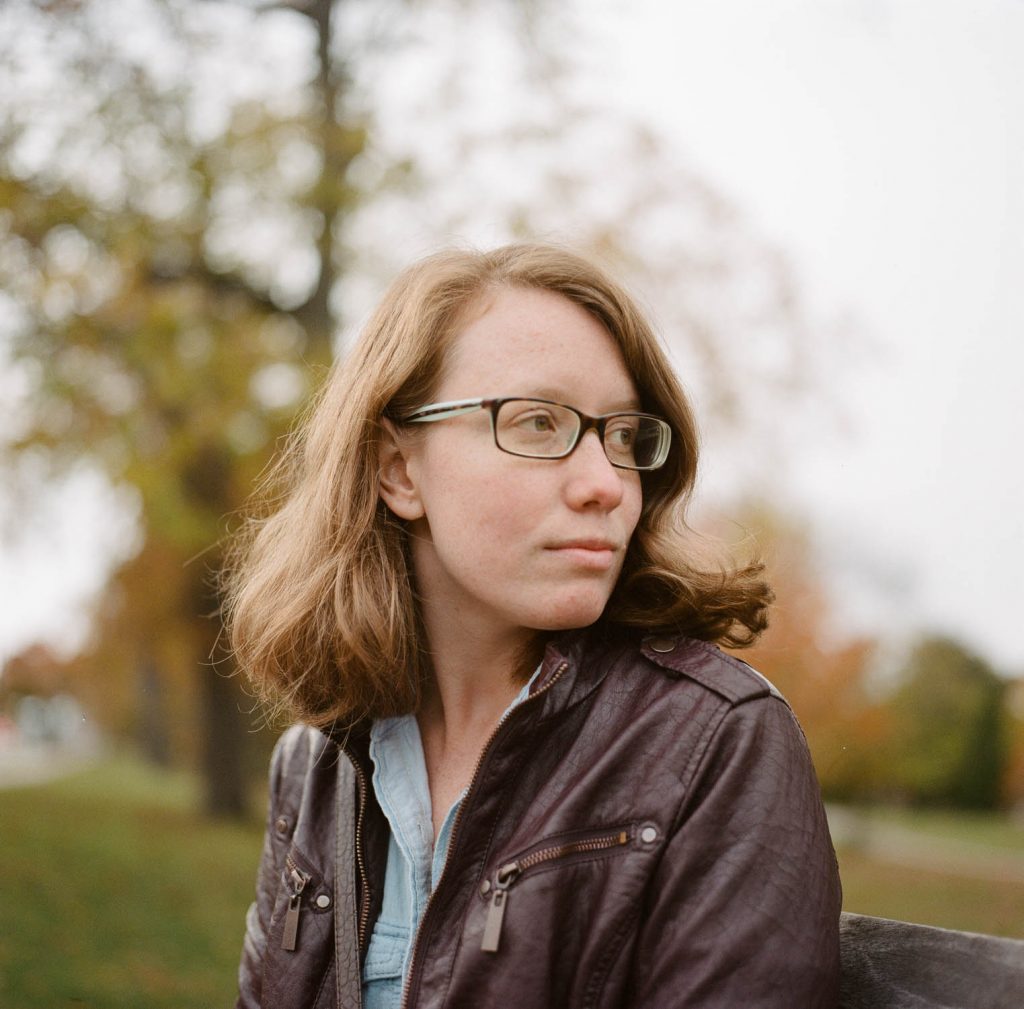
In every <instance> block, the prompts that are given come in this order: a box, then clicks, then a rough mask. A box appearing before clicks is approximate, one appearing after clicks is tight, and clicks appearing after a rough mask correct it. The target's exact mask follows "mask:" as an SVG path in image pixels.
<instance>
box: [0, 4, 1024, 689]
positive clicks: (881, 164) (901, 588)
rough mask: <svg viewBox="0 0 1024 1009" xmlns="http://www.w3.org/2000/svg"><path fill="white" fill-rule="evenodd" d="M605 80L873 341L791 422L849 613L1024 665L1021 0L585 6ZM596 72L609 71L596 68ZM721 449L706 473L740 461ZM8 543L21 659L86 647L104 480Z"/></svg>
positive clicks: (5, 613) (101, 537)
mask: <svg viewBox="0 0 1024 1009" xmlns="http://www.w3.org/2000/svg"><path fill="white" fill-rule="evenodd" d="M577 8H578V10H579V11H580V12H582V14H581V16H583V17H584V20H585V21H586V22H587V24H588V31H589V34H590V36H591V38H592V40H593V41H592V43H591V44H592V46H593V53H592V59H591V60H590V61H589V62H590V65H591V68H592V72H591V73H590V74H589V75H587V82H588V83H587V87H588V88H589V89H590V98H591V100H592V101H594V102H596V103H598V104H607V105H608V106H609V107H617V108H621V109H624V110H627V111H629V112H631V113H632V114H634V115H635V116H637V117H639V118H641V119H647V120H649V121H652V122H654V123H656V124H658V125H659V126H660V127H661V128H662V131H663V132H664V134H665V135H666V136H667V137H669V138H671V142H672V143H674V144H675V145H677V146H678V149H679V150H680V152H681V153H682V154H683V155H684V156H685V158H686V160H687V161H688V162H689V163H690V164H692V165H693V166H694V167H696V168H697V169H699V170H700V171H701V172H702V173H703V174H704V175H706V176H707V177H708V178H709V179H710V180H711V181H712V182H713V183H714V184H715V186H716V187H717V188H718V189H719V190H720V191H722V192H723V193H725V194H726V195H727V196H728V197H730V198H731V199H732V200H733V202H734V203H735V204H736V205H737V206H738V207H739V209H740V210H741V212H742V213H743V214H744V215H745V216H746V217H747V218H748V219H749V221H750V223H751V226H752V227H753V228H754V229H756V231H757V232H758V233H759V234H760V235H762V236H764V237H766V238H768V239H770V240H771V241H772V242H773V243H774V244H775V245H777V246H779V247H781V248H783V249H785V250H787V251H788V252H789V254H790V257H791V259H792V262H793V264H794V269H795V271H796V275H797V277H798V279H799V282H800V285H801V288H802V290H803V291H804V294H805V296H806V298H807V300H808V302H809V303H810V304H811V305H813V306H814V308H815V310H816V311H821V312H822V313H823V314H824V315H828V314H845V313H850V314H851V316H852V317H853V318H855V319H856V320H857V325H858V327H859V329H860V331H861V332H862V333H863V335H864V337H865V339H866V340H867V342H868V343H869V344H870V345H871V346H872V347H873V348H874V349H873V351H872V353H871V355H870V359H869V360H864V359H863V355H861V354H858V355H856V359H854V358H853V357H851V361H850V366H849V368H848V369H842V370H840V371H839V372H838V373H837V374H836V375H835V376H834V379H833V380H834V382H835V388H834V390H833V389H829V390H826V393H827V395H828V396H832V395H834V397H835V400H836V402H837V403H841V404H842V408H843V411H844V414H846V415H848V416H849V419H850V421H851V426H852V431H853V435H852V436H850V437H839V436H837V434H836V431H835V429H834V427H833V426H831V425H821V426H817V425H813V424H808V425H807V426H806V427H805V429H803V430H802V431H797V432H794V434H793V443H792V445H791V446H789V448H790V454H791V456H792V465H791V467H790V469H789V470H788V471H787V475H786V480H785V482H784V484H782V485H780V486H779V487H778V488H777V492H778V493H779V495H780V497H782V498H783V499H784V500H785V501H787V502H788V503H792V505H793V507H794V508H796V509H798V510H800V511H801V512H805V513H806V514H807V515H808V520H809V522H810V523H811V525H812V527H813V528H814V530H815V532H816V535H817V537H818V539H819V541H820V543H821V545H822V549H823V551H824V556H825V558H826V560H827V561H828V563H829V565H830V567H831V569H832V570H833V571H834V572H835V574H836V578H837V585H838V586H839V587H840V589H841V591H840V597H841V598H840V602H841V604H842V605H843V606H844V607H845V612H846V616H847V618H848V622H849V625H850V626H851V627H854V626H863V627H864V628H866V629H884V630H903V631H907V630H910V629H912V628H915V627H927V626H932V627H937V628H941V627H945V628H947V629H949V630H950V631H952V632H954V633H956V634H959V635H961V636H962V637H963V638H964V639H965V640H966V641H967V642H968V643H969V644H970V645H972V646H973V647H975V648H976V649H978V650H979V651H981V652H982V653H983V654H985V655H986V656H987V657H988V658H990V659H991V660H993V661H994V662H996V663H997V664H998V665H999V666H1000V667H1001V668H1002V669H1004V670H1005V671H1007V672H1021V671H1024V635H1021V634H1020V633H1019V631H1020V629H1021V626H1022V621H1021V618H1020V616H1019V609H1020V606H1021V603H1022V602H1024V590H1022V588H1021V583H1020V575H1019V574H1018V572H1020V571H1022V570H1024V518H1022V516H1024V476H1022V466H1021V462H1020V456H1021V452H1020V449H1019V447H1018V441H1019V439H1020V436H1021V435H1022V434H1024V406H1022V403H1024V397H1022V395H1021V393H1020V391H1019V390H1020V386H1021V383H1022V374H1024V350H1022V349H1021V339H1020V338H1021V336H1022V331H1024V282H1022V278H1024V238H1022V236H1024V69H1022V68H1024V59H1022V56H1021V54H1022V53H1024V2H1021V0H929V2H918V0H889V2H886V0H773V2H772V3H768V4H766V3H763V2H757V0H677V2H673V3H663V2H659V0H632V2H631V3H630V4H629V5H628V8H627V5H625V4H623V3H620V2H612V0H601V2H596V0H588V2H587V3H584V2H583V0H578V2H577ZM595 70H596V72H595ZM728 465H729V460H728V459H717V460H715V459H712V460H711V470H710V472H709V474H708V477H707V481H706V488H705V489H706V491H707V492H708V493H712V494H713V492H714V488H715V486H716V484H717V483H721V484H723V485H724V484H725V483H727V480H726V479H725V478H724V475H723V473H722V472H718V473H716V471H715V467H716V466H718V467H719V468H720V469H721V468H725V467H728ZM81 480H82V481H83V484H82V487H83V488H86V489H85V490H82V488H79V490H78V492H76V493H75V495H74V497H75V500H76V501H77V502H80V504H78V505H77V511H76V513H75V517H74V518H73V519H72V520H70V521H68V520H64V521H54V520H53V519H54V516H55V515H57V514H66V508H65V507H64V506H62V505H61V504H60V502H59V501H58V499H56V498H55V499H54V502H53V505H52V507H53V509H54V510H53V512H52V513H50V512H47V510H46V507H45V506H44V508H43V510H42V511H41V512H40V514H39V516H38V518H37V521H36V526H35V528H36V532H35V534H34V535H33V536H32V537H31V538H30V539H29V540H26V541H25V542H23V544H22V546H21V547H19V548H15V547H14V546H10V545H8V546H7V547H6V548H0V549H2V552H0V561H2V563H3V568H4V571H3V578H2V579H0V659H2V657H3V653H4V652H5V651H6V652H12V651H14V650H16V649H17V648H18V647H21V646H23V645H24V644H25V643H27V642H28V641H29V640H31V639H32V638H34V637H36V636H38V635H39V634H46V635H49V636H51V637H58V638H60V637H62V636H64V637H65V638H66V640H69V641H74V640H76V639H77V638H78V637H79V636H80V631H81V628H82V626H83V618H82V616H81V607H80V605H76V601H78V603H80V602H81V600H83V599H85V598H87V597H88V595H89V593H90V592H91V591H94V590H95V589H96V588H97V587H98V585H99V584H100V583H101V580H102V571H103V565H102V564H101V563H100V562H99V559H100V558H102V557H103V556H106V555H109V553H110V551H111V549H112V545H113V544H116V543H118V542H120V541H121V540H122V538H123V537H122V532H121V530H120V529H119V528H118V526H117V521H116V520H115V519H113V518H112V516H114V515H116V514H118V509H117V508H115V507H114V506H113V504H112V502H110V501H109V499H108V498H106V497H105V496H104V494H103V493H102V492H101V491H99V490H98V489H97V485H95V483H94V482H92V481H90V478H89V477H88V476H83V477H81Z"/></svg>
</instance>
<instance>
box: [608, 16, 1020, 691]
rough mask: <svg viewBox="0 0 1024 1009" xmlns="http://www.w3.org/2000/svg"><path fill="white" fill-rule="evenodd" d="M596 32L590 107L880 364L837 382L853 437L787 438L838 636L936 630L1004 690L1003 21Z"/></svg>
mask: <svg viewBox="0 0 1024 1009" xmlns="http://www.w3.org/2000/svg"><path fill="white" fill-rule="evenodd" d="M606 9H607V10H608V11H609V12H610V11H611V9H612V8H611V7H607V8H606ZM606 21H607V25H606V27H605V28H604V29H603V31H604V32H605V34H606V37H607V38H608V39H609V45H608V52H609V53H611V54H613V55H614V57H615V61H616V64H617V71H618V72H615V71H610V72H609V73H608V79H609V80H611V81H615V82H616V85H617V86H615V87H610V88H609V100H610V101H616V102H621V103H624V104H626V105H627V106H630V107H633V108H637V109H641V110H643V111H644V113H645V114H647V115H649V116H651V117H652V118H653V119H655V120H657V121H658V122H660V123H662V124H663V125H664V127H665V128H666V130H667V131H669V132H671V133H672V135H674V136H676V137H678V138H679V142H680V143H681V144H683V145H684V149H685V150H686V151H687V152H688V154H689V156H690V157H691V159H692V161H693V162H694V163H695V164H696V165H697V166H698V167H700V168H702V169H703V170H704V171H705V172H706V174H707V175H708V176H709V177H710V178H712V179H714V180H715V182H716V184H717V185H718V186H719V187H720V188H721V189H723V190H724V191H725V192H727V193H728V194H729V195H730V196H731V197H732V198H733V199H734V200H735V201H736V202H737V203H738V204H739V206H740V208H741V209H742V210H743V211H744V212H745V213H746V214H747V215H748V216H749V217H750V218H751V219H752V221H753V222H754V224H755V225H756V227H757V228H758V230H759V231H760V232H761V233H763V234H766V235H769V236H771V238H772V239H773V240H775V241H776V242H777V243H778V244H780V245H781V246H782V247H783V248H785V249H787V250H788V251H789V252H790V253H791V256H792V259H793V261H794V263H795V266H796V270H797V274H798V277H799V279H800V281H801V285H802V287H803V288H804V290H805V292H806V293H807V294H808V295H809V297H810V298H811V299H812V301H813V302H814V303H815V304H816V305H817V306H820V307H824V308H825V309H826V310H829V309H831V310H836V311H841V310H843V309H844V308H845V309H848V310H850V311H851V312H852V313H853V315H854V316H855V317H856V318H857V320H858V323H859V326H860V328H861V329H862V330H863V333H864V335H865V336H866V338H867V340H868V341H869V342H870V343H871V344H872V346H875V347H877V352H875V353H873V355H872V358H871V360H870V361H869V362H867V363H866V364H865V362H863V361H859V360H851V362H850V364H851V367H850V369H849V371H848V372H845V373H842V372H841V373H839V374H837V375H836V376H835V380H836V386H837V387H836V390H835V393H836V395H837V397H839V398H840V399H841V401H842V402H843V404H844V409H847V408H849V407H850V406H851V405H852V409H853V411H854V412H853V413H852V414H851V416H852V420H853V424H854V435H855V436H854V438H853V439H852V440H849V439H841V438H837V437H836V435H835V432H834V431H833V430H832V429H830V428H827V427H826V428H825V429H824V432H825V434H824V436H823V437H822V436H820V435H819V433H818V432H816V431H815V430H813V429H811V428H808V429H807V430H806V431H805V432H804V437H803V439H802V443H799V442H797V443H795V444H794V446H793V447H794V457H795V458H796V460H797V463H796V465H795V469H794V472H793V477H792V483H791V485H790V486H789V487H788V488H786V491H788V492H789V493H792V494H793V495H794V499H795V500H797V501H803V502H806V503H807V505H808V507H809V509H810V511H811V515H812V518H813V521H814V524H815V526H816V528H817V529H818V530H819V535H820V537H821V538H822V539H823V541H824V543H825V544H826V548H827V551H828V554H829V557H830V558H831V560H832V561H833V563H834V564H835V565H836V566H837V568H839V569H841V571H840V574H841V584H844V585H845V586H846V587H847V588H848V590H849V591H848V599H849V601H850V603H851V614H850V615H851V618H854V617H855V618H857V619H859V620H863V621H866V622H868V624H869V625H870V624H872V623H874V624H877V625H881V626H885V627H889V628H893V627H896V628H898V627H900V626H910V625H915V624H923V625H932V626H935V627H947V628H949V629H950V630H952V631H953V632H955V633H959V634H961V635H963V636H964V637H965V638H966V639H967V640H968V641H969V643H970V644H972V645H973V646H974V647H975V648H977V649H979V650H980V651H982V652H983V653H984V654H986V655H987V656H988V657H989V658H991V659H993V660H994V661H996V662H998V663H999V664H1000V665H1001V666H1002V667H1003V668H1004V669H1006V671H1014V670H1015V671H1017V672H1024V635H1022V634H1021V630H1022V629H1024V620H1022V618H1021V613H1020V611H1021V608H1022V604H1024V587H1022V579H1021V575H1020V572H1021V571H1022V570H1024V465H1022V452H1021V448H1020V442H1021V438H1022V436H1024V395H1022V392H1021V385H1022V374H1024V341H1022V337H1024V57H1022V54H1024V3H1021V2H1019V0H929V2H918V0H891V2H886V0H775V2H773V3H769V4H765V3H758V2H757V0H687V2H680V3H673V4H662V3H659V2H657V0H639V2H638V3H636V4H634V5H632V7H631V13H630V16H629V17H628V18H623V17H621V16H620V15H616V16H614V17H612V16H611V14H610V13H609V16H608V17H607V18H606Z"/></svg>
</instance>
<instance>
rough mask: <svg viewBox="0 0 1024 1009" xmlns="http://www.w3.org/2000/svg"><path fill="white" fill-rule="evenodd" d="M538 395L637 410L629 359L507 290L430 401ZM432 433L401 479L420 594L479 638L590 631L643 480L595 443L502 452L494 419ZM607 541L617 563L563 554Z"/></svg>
mask: <svg viewBox="0 0 1024 1009" xmlns="http://www.w3.org/2000/svg"><path fill="white" fill-rule="evenodd" d="M481 396H482V397H499V396H536V397H540V398H544V399H551V400H555V401H558V402H561V403H566V404H568V405H570V406H574V407H576V408H577V409H580V410H582V411H584V412H585V413H588V414H591V415H595V416H596V415H599V414H602V413H608V412H611V411H614V410H628V409H636V408H637V407H638V402H637V392H636V388H635V386H634V383H633V381H632V378H631V376H630V374H629V372H628V370H627V368H626V365H625V362H624V361H623V360H622V355H621V353H620V351H619V349H618V347H617V345H616V344H615V342H614V340H613V339H612V338H611V336H609V334H608V333H607V332H606V330H605V329H604V327H603V326H602V325H601V324H600V323H599V322H598V321H597V320H596V319H595V318H594V317H593V316H591V315H590V314H589V313H587V312H586V311H585V310H584V309H582V308H580V307H579V306H578V305H576V304H574V303H573V302H571V301H569V300H568V299H567V298H564V297H563V296H561V295H558V294H554V293H552V292H549V291H539V290H522V289H501V290H499V291H498V292H496V293H495V294H493V295H491V296H489V298H488V300H487V301H486V302H484V303H483V304H482V305H481V307H480V309H479V310H478V311H477V313H476V314H475V315H473V316H471V318H470V321H469V322H468V323H467V325H466V327H465V329H464V330H463V331H462V332H461V333H460V334H459V336H458V337H457V340H456V344H455V347H454V349H453V352H452V355H451V358H450V361H449V367H448V368H447V371H446V374H445V376H444V377H443V379H442V381H441V384H440V386H439V388H438V389H437V391H436V395H435V400H436V401H445V400H453V399H464V398H473V397H481ZM424 428H425V430H423V431H422V434H421V435H420V436H419V437H417V438H416V440H415V441H414V442H413V445H412V448H411V450H410V451H409V453H408V461H407V472H408V476H409V479H410V480H411V481H412V483H413V485H414V486H415V494H416V497H417V501H418V507H419V510H420V511H421V512H422V514H421V515H420V516H419V517H417V518H415V519H414V520H413V521H412V522H411V524H410V534H411V536H412V541H411V542H412V550H413V561H414V565H415V570H416V577H417V582H418V588H419V590H420V592H421V593H422V595H423V597H424V598H425V599H428V600H429V601H430V607H431V608H432V609H435V611H436V612H445V613H446V614H448V615H449V616H450V617H451V618H453V619H454V620H456V621H458V622H459V624H460V625H461V626H462V627H465V628H466V629H467V630H468V631H471V632H473V633H483V634H488V633H495V632H497V633H499V634H500V633H502V632H507V631H509V630H514V629H517V628H531V629H538V630H555V629H565V628H571V627H582V626H586V625H588V624H590V623H593V622H594V621H595V620H596V619H597V618H598V617H599V616H600V614H601V612H602V610H603V609H604V606H605V604H606V602H607V601H608V597H609V596H610V594H611V591H612V589H613V587H614V585H615V581H616V579H617V578H618V575H619V572H620V570H621V568H622V562H623V558H624V556H625V550H626V546H627V545H628V543H629V539H630V537H631V536H632V534H633V530H634V528H635V527H636V523H637V521H638V519H639V517H640V506H641V486H640V476H639V474H638V473H636V472H634V471H630V470H623V469H617V468H615V467H613V466H612V465H611V463H609V462H608V460H607V458H606V456H605V454H604V450H603V449H602V447H601V444H600V441H599V440H598V438H597V435H596V433H595V432H593V431H591V432H588V434H587V435H585V436H584V438H583V440H582V442H581V443H580V444H579V446H578V447H577V448H576V451H575V452H574V453H573V454H572V455H570V456H569V457H568V458H566V459H561V460H549V459H523V458H518V457H515V456H511V455H508V454H507V453H505V452H502V451H500V450H499V449H498V448H497V447H496V446H495V444H494V440H493V437H492V435H491V429H490V419H489V417H488V416H487V414H486V412H483V411H481V412H479V413H474V414H468V415H465V416H462V417H458V418H453V419H451V420H446V421H443V422H441V423H437V424H430V425H424ZM579 540H593V541H605V542H607V543H610V544H612V545H613V546H614V549H613V550H612V551H610V552H603V553H602V552H600V551H594V550H586V549H584V550H580V549H574V548H568V547H566V546H565V544H567V543H571V542H572V541H579Z"/></svg>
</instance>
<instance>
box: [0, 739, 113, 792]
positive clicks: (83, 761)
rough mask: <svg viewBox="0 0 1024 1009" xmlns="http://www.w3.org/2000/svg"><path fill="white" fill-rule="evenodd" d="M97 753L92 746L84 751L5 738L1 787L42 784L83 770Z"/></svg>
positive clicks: (1, 752) (0, 752)
mask: <svg viewBox="0 0 1024 1009" xmlns="http://www.w3.org/2000/svg"><path fill="white" fill-rule="evenodd" d="M96 757H97V754H96V753H95V752H94V751H92V750H89V751H86V752H83V751H82V750H81V749H76V750H68V749H56V748H54V747H49V746H41V745H39V744H33V743H24V742H20V741H19V742H14V741H5V742H4V745H3V746H2V747H0V789H3V788H25V787H28V786H31V785H42V784H45V783H46V782H47V781H53V780H55V779H56V778H62V777H64V776H66V775H68V774H74V773H76V772H77V771H82V770H84V769H85V768H87V767H88V766H89V765H90V764H92V763H93V762H94V761H95V760H96Z"/></svg>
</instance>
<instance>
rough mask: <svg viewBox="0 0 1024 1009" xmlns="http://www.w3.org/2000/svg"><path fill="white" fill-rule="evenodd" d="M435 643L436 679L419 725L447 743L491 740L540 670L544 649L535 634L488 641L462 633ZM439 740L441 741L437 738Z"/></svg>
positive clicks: (523, 632) (426, 696)
mask: <svg viewBox="0 0 1024 1009" xmlns="http://www.w3.org/2000/svg"><path fill="white" fill-rule="evenodd" d="M428 636H429V637H430V641H431V656H432V664H433V676H432V677H431V679H430V681H429V682H428V683H427V685H426V687H425V689H424V693H423V699H422V703H421V706H420V711H419V715H418V720H419V722H420V727H421V731H422V730H423V728H424V727H427V728H429V729H430V730H432V731H433V732H434V733H439V734H440V736H441V738H444V739H463V740H470V739H478V738H480V736H481V735H483V736H484V737H485V738H486V736H488V735H489V734H490V732H491V730H493V728H494V726H495V725H496V724H497V722H498V719H499V718H500V717H501V714H502V712H503V711H504V710H505V709H506V708H507V707H508V706H509V704H510V703H511V702H512V700H513V699H514V698H515V696H516V694H517V693H519V690H520V689H521V687H522V685H523V683H524V682H525V680H526V679H528V678H529V675H530V673H531V672H532V671H533V669H534V668H535V667H536V664H537V662H538V661H539V658H540V654H541V651H542V648H543V644H542V641H541V640H540V636H539V635H538V634H537V633H536V632H535V631H529V630H525V629H523V630H521V631H519V632H517V633H513V634H506V635H502V636H497V635H495V636H491V637H490V638H489V639H483V638H481V637H479V636H477V637H473V636H471V635H468V634H465V633H462V634H459V635H452V636H451V640H448V641H445V640H443V638H444V635H443V634H442V635H441V637H442V640H441V641H439V642H437V644H435V641H436V639H437V635H430V634H429V630H428ZM435 738H436V737H435Z"/></svg>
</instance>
